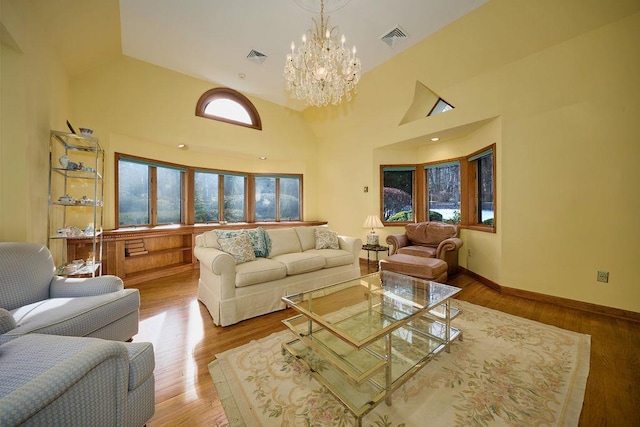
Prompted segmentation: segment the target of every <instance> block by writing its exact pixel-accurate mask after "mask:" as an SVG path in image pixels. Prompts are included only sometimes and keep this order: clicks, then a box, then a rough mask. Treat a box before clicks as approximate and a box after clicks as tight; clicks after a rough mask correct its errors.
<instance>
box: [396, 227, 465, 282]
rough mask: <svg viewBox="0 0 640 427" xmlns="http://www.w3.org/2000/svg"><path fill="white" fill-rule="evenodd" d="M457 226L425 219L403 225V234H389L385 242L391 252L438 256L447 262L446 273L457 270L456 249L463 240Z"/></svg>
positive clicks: (428, 256) (427, 256) (430, 256)
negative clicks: (459, 235) (424, 220)
mask: <svg viewBox="0 0 640 427" xmlns="http://www.w3.org/2000/svg"><path fill="white" fill-rule="evenodd" d="M458 230H459V228H458V226H457V225H455V224H446V223H444V222H437V221H427V222H418V223H414V224H407V225H406V226H405V234H390V235H388V236H387V243H388V244H389V245H391V246H392V248H391V249H390V251H389V254H390V255H393V254H396V253H398V254H407V255H414V256H421V257H426V258H438V259H441V260H443V261H445V262H446V263H447V273H448V274H454V273H456V272H457V271H458V250H459V249H460V248H461V247H462V245H463V242H462V240H461V239H460V238H459V237H458Z"/></svg>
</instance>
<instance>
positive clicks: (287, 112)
mask: <svg viewBox="0 0 640 427" xmlns="http://www.w3.org/2000/svg"><path fill="white" fill-rule="evenodd" d="M212 87H215V85H213V84H211V83H206V82H203V81H201V80H198V79H195V78H192V77H188V76H185V75H182V74H179V73H175V72H172V71H169V70H167V69H164V68H160V67H156V66H153V65H150V64H148V63H145V62H142V61H138V60H135V59H131V58H127V57H122V58H120V59H119V60H117V61H114V62H112V63H109V64H108V65H107V66H104V67H100V68H97V69H93V70H91V71H88V72H86V73H83V74H82V75H80V76H77V77H74V78H73V80H72V82H71V113H70V116H71V117H72V118H73V122H74V123H77V126H83V127H90V128H93V129H94V136H96V137H98V138H100V142H101V144H102V145H103V147H104V148H105V150H106V153H107V155H106V161H105V163H106V174H105V193H106V194H105V205H106V206H114V204H113V203H114V197H115V189H114V177H113V169H114V155H113V154H114V153H115V152H119V153H125V154H131V155H136V156H141V157H147V158H152V159H155V160H162V161H168V162H173V163H179V164H184V165H189V166H196V167H203V168H214V169H222V170H232V171H242V172H282V173H302V174H304V189H305V194H304V206H303V210H304V218H305V219H311V220H315V219H318V212H317V207H316V200H317V160H316V144H315V139H314V137H313V135H312V134H311V131H310V129H309V127H308V126H307V125H306V123H305V122H304V121H303V120H302V117H301V114H300V113H298V112H296V111H293V110H291V109H287V108H284V107H280V106H278V105H275V104H272V103H269V102H266V101H263V100H261V99H256V98H250V99H251V102H252V103H253V104H254V105H255V106H256V108H257V109H258V111H259V113H260V117H261V120H262V123H263V130H262V131H258V130H255V129H249V128H245V127H241V126H235V125H231V124H228V123H223V122H218V121H213V120H209V119H204V118H202V117H197V116H196V115H195V106H196V103H197V101H198V99H199V98H200V96H201V95H202V94H203V93H204V92H206V91H207V90H209V89H211V88H212ZM178 144H187V146H188V147H189V149H188V150H179V149H178V148H177V145H178ZM259 156H266V157H267V160H266V161H261V160H259V159H258V157H259ZM114 223H115V219H114V210H113V209H106V210H105V227H106V228H113V227H114Z"/></svg>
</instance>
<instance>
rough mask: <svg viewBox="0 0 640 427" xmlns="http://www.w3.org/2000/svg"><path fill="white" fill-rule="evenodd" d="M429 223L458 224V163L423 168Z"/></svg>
mask: <svg viewBox="0 0 640 427" xmlns="http://www.w3.org/2000/svg"><path fill="white" fill-rule="evenodd" d="M424 169H425V175H426V176H425V179H426V185H425V188H426V190H427V197H426V198H425V199H426V201H427V212H428V213H429V221H443V222H449V223H454V224H459V223H460V219H461V217H460V212H461V211H460V161H459V160H456V161H451V162H444V163H434V164H429V165H426V166H424Z"/></svg>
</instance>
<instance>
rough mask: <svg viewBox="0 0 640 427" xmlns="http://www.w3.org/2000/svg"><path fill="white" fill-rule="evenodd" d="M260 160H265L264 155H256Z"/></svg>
mask: <svg viewBox="0 0 640 427" xmlns="http://www.w3.org/2000/svg"><path fill="white" fill-rule="evenodd" d="M258 158H259V159H260V160H267V158H266V157H265V156H260V157H258Z"/></svg>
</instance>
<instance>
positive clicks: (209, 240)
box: [202, 230, 220, 249]
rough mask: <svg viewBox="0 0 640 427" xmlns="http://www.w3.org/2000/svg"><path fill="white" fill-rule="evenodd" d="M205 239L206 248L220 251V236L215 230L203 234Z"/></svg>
mask: <svg viewBox="0 0 640 427" xmlns="http://www.w3.org/2000/svg"><path fill="white" fill-rule="evenodd" d="M202 237H203V243H204V244H203V246H204V247H205V248H215V249H220V244H219V243H218V234H217V233H216V231H215V230H213V231H205V232H204V233H202Z"/></svg>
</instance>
